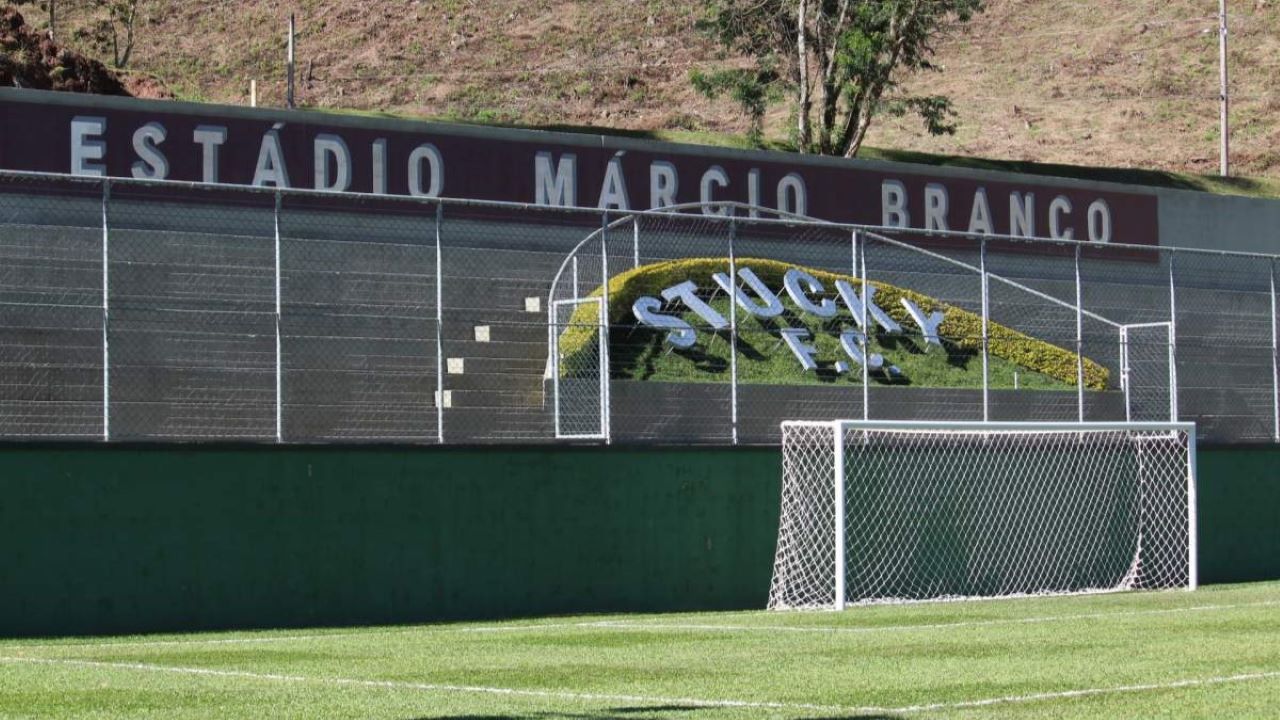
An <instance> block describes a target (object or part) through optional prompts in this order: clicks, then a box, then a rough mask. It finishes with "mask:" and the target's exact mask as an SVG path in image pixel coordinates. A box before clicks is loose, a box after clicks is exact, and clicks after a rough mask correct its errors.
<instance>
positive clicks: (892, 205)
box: [880, 180, 911, 228]
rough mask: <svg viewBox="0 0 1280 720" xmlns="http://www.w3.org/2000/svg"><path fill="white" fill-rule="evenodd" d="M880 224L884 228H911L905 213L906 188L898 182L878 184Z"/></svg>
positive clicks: (908, 216) (908, 214)
mask: <svg viewBox="0 0 1280 720" xmlns="http://www.w3.org/2000/svg"><path fill="white" fill-rule="evenodd" d="M880 224H881V225H883V226H885V227H899V228H905V227H911V214H910V213H908V212H907V186H906V185H903V184H902V183H901V182H900V181H898V180H885V181H884V182H883V183H881V184H880Z"/></svg>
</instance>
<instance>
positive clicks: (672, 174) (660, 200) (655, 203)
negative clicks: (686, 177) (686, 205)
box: [649, 160, 680, 210]
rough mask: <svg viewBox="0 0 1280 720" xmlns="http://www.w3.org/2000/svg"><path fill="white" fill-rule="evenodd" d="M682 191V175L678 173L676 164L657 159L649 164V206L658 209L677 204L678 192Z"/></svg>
mask: <svg viewBox="0 0 1280 720" xmlns="http://www.w3.org/2000/svg"><path fill="white" fill-rule="evenodd" d="M679 191H680V177H679V176H678V175H676V166H675V165H672V164H671V163H669V162H664V161H661V160H659V161H656V162H654V163H652V164H650V165H649V207H650V208H651V209H654V210H657V209H659V208H664V207H670V206H672V205H675V204H676V193H678V192H679Z"/></svg>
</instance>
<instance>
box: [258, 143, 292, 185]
mask: <svg viewBox="0 0 1280 720" xmlns="http://www.w3.org/2000/svg"><path fill="white" fill-rule="evenodd" d="M253 185H254V187H266V186H267V185H273V186H275V187H278V188H287V187H289V169H288V168H287V167H285V165H284V151H282V150H281V149H280V134H279V133H278V132H276V131H275V130H271V131H268V132H267V133H266V134H264V135H263V136H262V145H261V146H259V148H258V165H257V167H256V168H254V171H253Z"/></svg>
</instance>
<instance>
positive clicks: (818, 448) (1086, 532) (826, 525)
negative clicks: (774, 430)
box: [769, 420, 1198, 609]
mask: <svg viewBox="0 0 1280 720" xmlns="http://www.w3.org/2000/svg"><path fill="white" fill-rule="evenodd" d="M782 437H783V482H782V502H781V514H780V519H779V534H778V546H777V554H776V556H775V561H774V574H773V580H772V583H771V587H770V596H769V606H770V608H779V609H781V608H821V607H829V608H841V607H845V606H846V605H849V604H855V603H870V602H895V601H913V600H930V599H962V598H973V597H1006V596H1022V595H1049V594H1076V593H1085V592H1109V591H1116V590H1126V589H1148V588H1173V587H1184V588H1187V589H1194V588H1195V587H1196V585H1197V582H1198V579H1197V553H1196V544H1197V537H1196V474H1195V466H1196V459H1195V425H1194V423H1186V422H972V421H918V420H917V421H911V420H832V421H821V422H815V421H788V422H784V423H782Z"/></svg>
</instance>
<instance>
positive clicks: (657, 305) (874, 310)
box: [631, 267, 945, 375]
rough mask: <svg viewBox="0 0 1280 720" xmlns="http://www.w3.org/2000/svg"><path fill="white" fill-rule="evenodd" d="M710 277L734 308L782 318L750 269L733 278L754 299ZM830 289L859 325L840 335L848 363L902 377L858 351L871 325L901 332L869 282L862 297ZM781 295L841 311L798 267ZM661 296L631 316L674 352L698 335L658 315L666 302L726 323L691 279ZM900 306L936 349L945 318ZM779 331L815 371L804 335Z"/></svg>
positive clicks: (818, 313) (820, 311) (821, 311)
mask: <svg viewBox="0 0 1280 720" xmlns="http://www.w3.org/2000/svg"><path fill="white" fill-rule="evenodd" d="M712 278H713V279H714V280H715V283H716V285H718V286H719V287H720V289H721V290H724V291H725V292H726V293H731V294H732V295H733V298H734V302H736V303H737V304H738V307H740V308H742V309H743V310H744V311H745V312H747V313H749V314H751V315H753V316H755V317H758V318H775V317H778V316H779V315H781V314H782V313H783V307H782V299H781V298H780V297H779V296H778V294H777V293H775V292H773V291H772V290H770V289H769V288H768V286H766V285H765V283H764V282H763V281H761V280H760V278H759V277H758V276H757V275H756V274H755V272H754V271H753V270H752V269H751V268H750V267H741V268H738V278H739V279H740V280H742V282H743V283H745V284H746V286H747V287H749V288H750V289H751V290H752V292H754V293H755V294H756V297H755V298H752V297H751V296H750V295H748V294H747V292H746V291H745V290H743V289H742V288H741V287H735V286H734V284H733V283H731V282H730V281H729V277H728V276H727V275H725V274H724V273H715V274H714V275H713V276H712ZM835 287H836V293H837V295H838V296H839V297H840V300H841V301H842V302H843V303H844V305H845V307H846V308H848V309H849V312H850V313H851V314H852V315H853V321H854V323H855V324H856V325H857V326H858V327H857V328H856V329H854V328H849V329H846V330H844V331H842V332H841V333H840V347H841V349H843V350H844V352H845V354H846V355H847V356H848V357H849V359H850V360H852V361H853V362H855V363H857V364H858V365H863V364H866V366H867V368H868V369H871V370H879V369H882V368H884V369H885V370H886V371H887V372H888V373H889V374H890V375H899V374H901V371H900V370H899V369H898V368H897V367H896V366H892V365H891V366H889V367H887V368H885V364H884V357H883V356H882V355H880V354H879V353H872V354H871V356H870V357H869V358H868V357H865V356H864V354H863V350H862V348H863V347H864V344H865V341H866V333H868V332H871V331H872V330H873V329H874V326H876V325H879V326H880V328H881V329H882V330H883V331H884V332H886V333H888V334H890V335H899V334H901V333H902V326H901V325H900V324H899V323H898V322H897V321H896V320H894V319H893V318H891V317H889V314H888V313H886V312H885V311H884V309H883V308H881V307H880V306H879V305H877V304H876V299H875V297H876V287H875V286H874V285H871V284H870V283H867V284H865V285H864V287H863V292H862V294H861V295H859V294H858V292H857V291H856V290H854V288H853V285H851V284H850V283H849V282H848V281H845V280H836V282H835ZM783 290H784V291H785V292H786V294H787V297H789V298H790V299H791V302H792V303H794V304H795V306H796V307H798V308H799V309H800V310H802V311H803V312H805V313H807V314H810V315H813V316H815V317H818V318H822V319H830V318H834V317H835V316H836V315H837V314H838V313H839V312H840V308H839V307H838V306H837V304H836V301H835V300H832V299H831V298H827V297H823V294H824V293H826V288H825V287H824V286H823V285H822V283H821V282H819V281H818V279H817V278H815V277H814V276H813V275H811V274H809V273H808V272H805V271H804V270H801V269H800V268H794V267H793V268H790V269H789V270H787V272H786V274H785V275H784V276H783ZM660 294H661V295H662V299H661V300H659V299H658V298H655V297H647V296H646V297H641V298H638V299H637V300H636V301H635V302H634V303H632V305H631V312H632V314H634V315H635V317H636V320H637V321H639V322H640V324H642V325H647V326H649V327H653V328H661V329H666V330H667V331H668V332H667V336H666V341H667V342H668V343H670V344H671V345H672V346H674V347H677V348H690V347H693V345H694V343H696V342H697V331H696V330H694V328H693V326H692V325H690V324H689V323H688V322H686V321H685V320H684V319H683V318H681V317H678V316H676V315H669V314H664V313H662V312H660V310H661V309H662V307H663V305H664V304H666V303H674V302H676V301H679V302H681V303H683V304H684V306H685V307H686V308H688V309H689V310H690V311H691V312H693V313H694V314H695V315H697V316H698V317H699V318H701V319H702V320H703V321H704V322H706V323H707V324H708V325H710V326H711V328H712V329H713V330H723V329H725V328H727V327H728V326H729V322H728V320H726V319H725V317H724V315H723V314H721V313H720V311H718V310H716V309H715V308H714V307H712V306H711V305H710V304H708V303H707V302H706V301H705V300H703V299H702V298H700V297H698V287H697V285H696V284H695V283H694V282H693V281H692V280H686V281H684V282H682V283H677V284H676V285H672V286H671V287H668V288H666V289H665V290H663V291H662V292H661V293H660ZM900 301H901V303H902V306H903V307H904V308H905V309H906V311H907V314H908V315H909V316H910V317H911V319H912V321H913V322H915V324H916V325H917V326H918V327H919V328H920V334H921V336H922V337H923V338H924V341H925V345H926V347H927V346H928V345H937V346H939V347H941V345H942V339H941V338H940V337H939V335H938V326H940V325H941V324H942V321H943V319H944V317H945V316H944V314H943V313H942V312H941V311H938V310H934V311H933V312H929V313H926V312H925V311H924V310H923V309H921V308H920V306H919V305H917V304H916V303H915V302H913V301H912V300H911V299H910V298H905V297H904V298H900ZM864 315H865V317H866V324H867V325H868V326H869V327H863V324H862V323H863V317H864ZM779 332H780V334H781V336H782V341H783V342H784V343H785V344H786V346H787V349H789V350H790V351H791V353H792V354H793V355H795V357H796V360H798V361H799V362H800V365H801V367H803V368H804V369H805V370H816V369H817V367H818V363H817V360H816V357H815V356H816V355H817V348H815V347H814V346H813V345H812V344H811V343H809V342H807V341H808V340H809V339H810V335H809V330H808V329H806V328H791V327H788V328H783V329H782V330H780V331H779ZM835 368H836V371H837V372H840V373H847V372H849V371H850V369H851V366H850V365H849V364H848V363H847V362H844V361H839V362H837V363H836V364H835Z"/></svg>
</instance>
